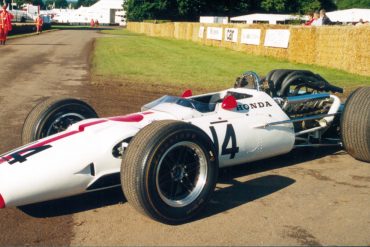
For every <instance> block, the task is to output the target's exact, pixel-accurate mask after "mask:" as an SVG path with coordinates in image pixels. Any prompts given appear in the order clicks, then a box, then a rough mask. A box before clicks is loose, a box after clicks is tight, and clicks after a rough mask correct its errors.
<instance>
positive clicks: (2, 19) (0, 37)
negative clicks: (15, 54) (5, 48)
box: [0, 5, 14, 45]
mask: <svg viewBox="0 0 370 247" xmlns="http://www.w3.org/2000/svg"><path fill="white" fill-rule="evenodd" d="M6 7H7V6H6V5H4V6H3V10H2V11H1V13H0V45H5V42H6V39H7V36H8V33H9V32H10V31H11V30H12V19H13V18H14V16H13V15H12V14H11V13H10V12H8V11H7V10H6Z"/></svg>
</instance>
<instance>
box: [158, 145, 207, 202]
mask: <svg viewBox="0 0 370 247" xmlns="http://www.w3.org/2000/svg"><path fill="white" fill-rule="evenodd" d="M207 172H208V170H207V158H206V155H205V153H204V151H203V150H202V148H201V147H200V146H199V145H198V144H195V143H193V142H188V141H184V142H179V143H176V144H175V145H173V146H171V147H170V148H169V149H168V150H167V151H166V152H165V153H164V154H163V156H162V158H161V159H160V161H159V164H158V167H157V171H156V186H157V191H158V193H159V196H160V198H161V199H162V200H163V201H164V202H165V203H166V204H167V205H169V206H171V207H177V208H178V207H185V206H187V205H189V204H191V203H192V202H193V201H194V200H196V199H197V198H198V196H199V195H200V194H201V192H202V191H203V188H204V186H205V184H206V180H207Z"/></svg>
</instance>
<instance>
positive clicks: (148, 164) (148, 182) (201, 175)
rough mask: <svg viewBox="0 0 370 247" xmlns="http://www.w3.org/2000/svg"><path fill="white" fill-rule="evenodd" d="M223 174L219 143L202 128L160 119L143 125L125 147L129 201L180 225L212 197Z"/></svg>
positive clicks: (124, 175) (123, 169)
mask: <svg viewBox="0 0 370 247" xmlns="http://www.w3.org/2000/svg"><path fill="white" fill-rule="evenodd" d="M217 175H218V163H217V157H216V152H215V150H214V146H213V143H212V141H211V140H210V139H209V137H208V136H207V135H206V134H205V133H204V132H203V131H202V130H200V129H199V128H197V127H195V126H193V125H191V124H188V123H184V122H177V121H158V122H154V123H152V124H150V125H148V126H146V127H145V128H143V129H142V130H141V131H140V132H139V133H138V134H137V135H136V136H135V137H134V138H133V140H132V141H131V142H130V144H129V146H128V148H127V150H125V154H124V158H123V160H122V166H121V182H122V189H123V192H124V194H125V196H126V198H127V200H128V202H129V203H130V204H131V205H132V206H133V207H134V208H135V209H137V210H138V211H139V212H141V213H143V214H144V215H147V216H149V217H151V218H152V219H155V220H158V221H161V222H164V223H168V224H179V223H183V222H185V221H187V220H189V219H191V218H193V217H194V216H195V215H196V214H197V213H199V212H200V211H201V210H202V209H203V207H204V206H205V205H206V203H207V201H208V200H209V198H210V196H211V194H212V192H213V190H214V187H215V184H216V180H217Z"/></svg>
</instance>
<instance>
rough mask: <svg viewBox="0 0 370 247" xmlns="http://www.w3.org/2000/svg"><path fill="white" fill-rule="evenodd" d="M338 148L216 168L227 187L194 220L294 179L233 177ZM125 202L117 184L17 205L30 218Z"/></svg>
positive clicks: (323, 153)
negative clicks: (241, 179)
mask: <svg viewBox="0 0 370 247" xmlns="http://www.w3.org/2000/svg"><path fill="white" fill-rule="evenodd" d="M340 150H341V149H340V148H321V149H318V148H305V149H297V150H293V151H292V152H290V153H288V154H285V155H281V156H277V157H274V158H269V159H265V160H260V161H256V162H251V163H248V164H243V165H239V166H235V167H229V168H223V169H220V172H219V178H218V183H219V184H226V185H229V186H228V187H226V188H220V186H216V191H215V192H214V194H213V196H212V199H211V201H210V203H209V205H208V206H207V210H205V211H204V212H203V213H202V214H201V215H200V216H199V217H198V219H203V218H207V217H210V216H212V215H216V214H219V213H222V212H225V211H227V210H230V209H232V208H235V207H238V206H241V205H243V204H245V203H248V202H251V201H254V200H257V199H259V198H262V197H265V196H268V195H270V194H273V193H275V192H277V191H279V190H281V189H284V188H286V187H288V186H290V185H291V184H293V183H294V182H295V180H293V179H291V178H288V177H284V176H280V175H266V176H263V177H259V178H255V179H251V180H248V181H246V182H239V181H237V180H236V179H237V178H239V177H244V176H248V175H252V174H258V173H261V172H266V171H272V170H274V169H278V168H283V167H288V166H293V165H297V164H300V163H303V162H306V161H310V160H314V159H318V158H321V157H324V156H327V155H331V154H334V153H336V155H342V154H345V152H344V151H340ZM338 151H340V152H338ZM126 201H127V200H126V198H125V197H124V195H123V193H122V190H121V187H120V186H118V187H115V188H111V189H106V190H102V191H96V192H90V193H86V194H82V195H77V196H72V197H67V198H63V199H57V200H52V201H47V202H42V203H36V204H32V205H27V206H22V207H19V209H20V210H21V211H23V212H24V213H26V214H28V215H30V216H32V217H37V218H45V217H57V216H62V215H68V214H74V213H78V212H83V211H87V210H93V209H97V208H101V207H105V206H110V205H115V204H118V203H125V202H126Z"/></svg>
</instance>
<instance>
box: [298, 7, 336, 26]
mask: <svg viewBox="0 0 370 247" xmlns="http://www.w3.org/2000/svg"><path fill="white" fill-rule="evenodd" d="M309 17H310V19H309V20H308V21H307V22H306V23H305V24H304V25H305V26H324V25H332V24H333V23H332V22H331V20H330V19H329V17H328V16H327V15H326V10H325V9H322V10H320V11H315V12H314V13H309Z"/></svg>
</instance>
